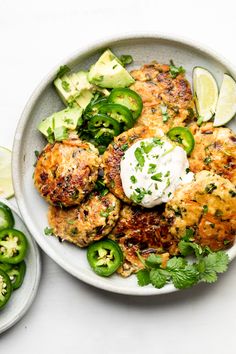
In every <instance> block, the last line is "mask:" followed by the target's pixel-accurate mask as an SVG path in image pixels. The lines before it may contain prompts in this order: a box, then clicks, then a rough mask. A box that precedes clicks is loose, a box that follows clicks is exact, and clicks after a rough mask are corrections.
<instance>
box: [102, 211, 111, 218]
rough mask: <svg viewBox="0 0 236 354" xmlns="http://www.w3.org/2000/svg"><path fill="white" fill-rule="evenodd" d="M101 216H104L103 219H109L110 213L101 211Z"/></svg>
mask: <svg viewBox="0 0 236 354" xmlns="http://www.w3.org/2000/svg"><path fill="white" fill-rule="evenodd" d="M100 216H102V217H103V218H107V217H108V216H109V212H108V211H101V212H100Z"/></svg>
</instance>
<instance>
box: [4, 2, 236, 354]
mask: <svg viewBox="0 0 236 354" xmlns="http://www.w3.org/2000/svg"><path fill="white" fill-rule="evenodd" d="M234 3H235V2H234V1H229V0H224V1H221V2H220V1H208V2H207V1H206V0H205V1H202V0H198V1H190V0H188V1H184V0H179V1H168V2H167V1H159V0H144V1H139V0H130V1H128V0H126V1H123V0H118V1H111V0H109V1H108V0H106V1H102V0H100V1H98V0H97V1H91V0H84V1H81V0H77V1H76V0H74V1H72V0H66V1H65V0H64V1H61V0H57V1H56V0H55V1H50V0H47V1H45V0H40V1H33V0H21V1H17V0H15V1H13V0H5V1H4V0H0V44H1V50H0V72H1V74H0V75H1V81H0V124H1V126H0V145H3V146H6V147H9V148H11V147H12V143H13V137H14V131H15V127H16V124H17V121H18V119H19V117H20V114H21V111H22V109H23V107H24V105H25V103H26V101H27V99H28V97H29V95H30V94H31V92H32V90H33V89H34V88H35V86H36V85H37V84H38V82H39V81H40V80H41V78H42V77H43V76H44V75H45V74H46V73H47V72H48V71H49V70H50V69H51V67H53V66H55V64H57V62H59V61H60V60H61V59H63V57H66V56H67V55H68V54H70V53H71V52H74V51H76V50H77V49H79V47H80V46H81V45H86V43H89V42H90V41H91V40H92V41H94V40H96V39H100V38H103V37H104V36H107V35H112V34H119V33H124V32H128V31H134V32H135V31H137V30H138V31H148V30H149V31H155V32H157V33H158V32H167V33H173V34H175V35H183V36H187V37H188V38H189V39H192V40H196V41H199V42H202V43H203V44H205V45H209V46H211V47H212V48H213V49H215V50H216V51H218V52H219V53H221V54H223V55H224V56H225V57H226V58H227V59H228V60H230V61H231V62H233V63H235V65H236V50H235V10H236V5H234ZM42 260H43V270H42V280H41V284H40V288H39V292H38V295H37V297H36V299H35V302H34V303H33V305H32V307H31V308H30V310H29V311H28V313H27V314H26V316H25V317H24V318H23V319H22V320H21V321H20V322H19V323H17V324H16V325H15V326H14V327H13V328H11V329H10V330H8V331H7V332H6V333H4V334H3V335H2V336H1V337H0V353H1V354H4V353H9V354H19V353H24V354H42V353H44V354H53V353H57V354H61V353H63V354H64V353H70V354H73V353H80V354H92V353H96V354H100V353H102V354H108V353H109V354H118V353H119V354H120V353H121V354H133V353H135V354H139V353H145V352H146V353H151V352H152V353H160V354H172V353H176V354H185V353H186V354H195V353H196V354H199V352H200V353H201V354H205V353H206V354H211V353H214V354H218V353H219V354H222V353H227V354H231V353H235V352H236V345H235V338H234V336H235V326H236V301H235V299H236V262H235V261H234V262H233V263H232V264H231V266H230V269H229V271H228V272H227V273H226V274H224V275H223V276H222V277H220V280H219V281H218V282H217V283H216V284H213V285H210V286H209V285H208V286H205V285H199V286H197V287H195V288H193V289H189V290H186V291H182V292H177V293H174V294H170V295H165V296H161V297H148V298H137V297H128V296H121V295H115V294H111V293H106V292H104V291H101V290H98V289H95V288H92V287H90V286H88V285H86V284H83V283H82V282H80V281H79V280H77V279H74V278H73V277H72V276H70V275H69V274H67V273H66V272H65V271H64V270H62V269H61V268H60V267H59V266H58V265H57V264H55V263H54V262H53V261H52V260H51V259H49V258H48V257H47V256H46V255H45V254H42ZM226 348H227V349H226Z"/></svg>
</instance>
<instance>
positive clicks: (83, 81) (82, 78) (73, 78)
mask: <svg viewBox="0 0 236 354" xmlns="http://www.w3.org/2000/svg"><path fill="white" fill-rule="evenodd" d="M69 80H70V83H71V84H72V85H74V87H75V88H76V91H77V92H78V95H80V93H81V92H82V91H83V90H92V89H93V85H92V84H91V83H90V82H89V81H88V71H79V72H78V73H73V74H71V75H70V76H69Z"/></svg>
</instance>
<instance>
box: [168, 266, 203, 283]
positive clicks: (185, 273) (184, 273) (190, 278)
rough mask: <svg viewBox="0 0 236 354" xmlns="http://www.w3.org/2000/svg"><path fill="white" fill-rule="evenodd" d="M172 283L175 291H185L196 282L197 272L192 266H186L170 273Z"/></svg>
mask: <svg viewBox="0 0 236 354" xmlns="http://www.w3.org/2000/svg"><path fill="white" fill-rule="evenodd" d="M171 276H172V281H173V284H174V286H175V287H176V288H177V289H185V288H189V287H190V286H193V285H194V284H196V283H197V282H198V279H199V276H198V271H197V269H196V268H195V267H194V265H193V264H188V265H187V266H186V267H185V268H183V269H178V270H177V271H173V272H172V273H171Z"/></svg>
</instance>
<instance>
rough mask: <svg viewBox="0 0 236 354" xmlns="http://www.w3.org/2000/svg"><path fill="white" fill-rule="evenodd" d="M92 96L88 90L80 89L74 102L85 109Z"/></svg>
mask: <svg viewBox="0 0 236 354" xmlns="http://www.w3.org/2000/svg"><path fill="white" fill-rule="evenodd" d="M92 98H93V94H92V92H91V91H89V90H83V91H81V93H80V95H79V96H78V97H77V98H76V100H75V101H76V103H77V104H78V105H79V107H82V108H83V109H85V108H86V107H87V105H88V104H89V103H90V101H91V99H92Z"/></svg>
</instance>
